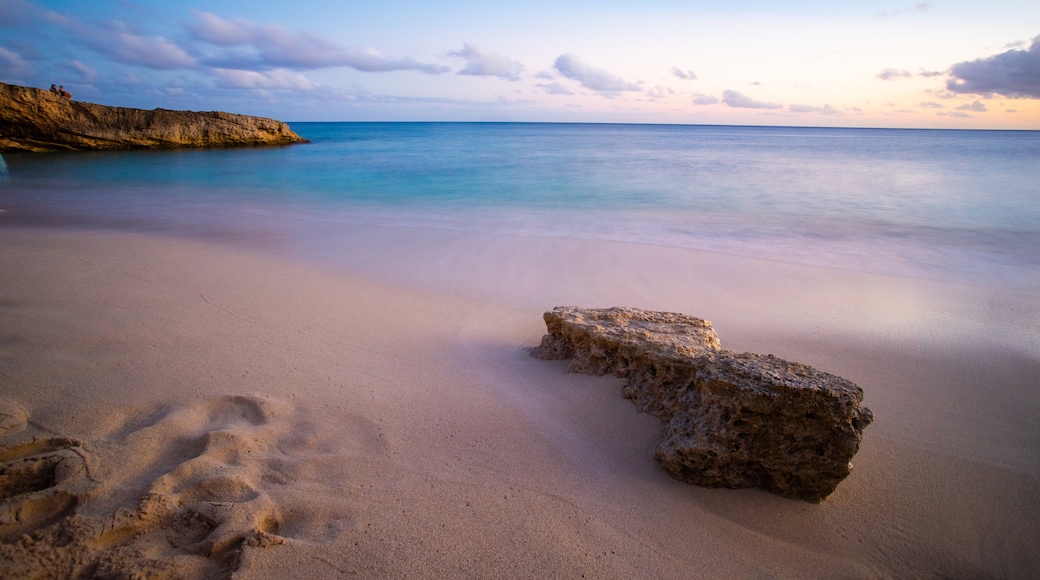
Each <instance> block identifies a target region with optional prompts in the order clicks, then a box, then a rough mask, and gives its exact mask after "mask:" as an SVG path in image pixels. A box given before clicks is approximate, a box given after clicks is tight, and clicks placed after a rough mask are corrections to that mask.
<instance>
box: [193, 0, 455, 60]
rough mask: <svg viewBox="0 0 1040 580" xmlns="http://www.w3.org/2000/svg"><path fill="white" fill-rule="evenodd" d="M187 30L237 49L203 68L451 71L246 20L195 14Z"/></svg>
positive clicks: (196, 38) (217, 43)
mask: <svg viewBox="0 0 1040 580" xmlns="http://www.w3.org/2000/svg"><path fill="white" fill-rule="evenodd" d="M186 28H187V30H188V32H189V33H190V34H191V35H192V37H193V38H194V39H195V40H200V41H203V42H206V43H209V44H211V45H214V46H216V47H222V48H227V49H235V50H228V51H224V52H218V53H217V54H214V55H211V56H208V57H206V58H203V59H201V62H202V63H203V64H205V65H207V66H213V67H217V68H234V69H242V70H257V71H262V70H266V69H277V68H287V69H292V70H315V69H321V68H333V67H349V68H353V69H356V70H359V71H364V72H389V71H401V70H414V71H419V72H424V73H428V74H441V73H444V72H447V71H448V70H449V69H448V67H445V66H440V65H435V64H429V63H423V62H419V61H416V60H415V59H412V58H396V59H395V58H387V57H384V56H383V55H382V54H380V53H379V51H377V50H375V49H372V48H349V47H343V46H339V45H337V44H335V43H333V42H331V41H329V40H326V39H324V38H321V37H318V36H314V35H311V34H306V33H302V32H293V31H291V30H287V29H285V28H282V27H280V26H275V25H264V26H262V25H258V24H254V23H253V22H251V21H249V20H244V19H235V20H225V19H223V18H220V17H219V16H216V15H215V14H210V13H208V12H195V21H194V22H191V23H189V24H188V25H187V26H186Z"/></svg>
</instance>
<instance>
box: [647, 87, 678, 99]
mask: <svg viewBox="0 0 1040 580" xmlns="http://www.w3.org/2000/svg"><path fill="white" fill-rule="evenodd" d="M674 94H675V91H674V90H673V89H671V88H668V87H663V86H661V85H657V86H656V87H654V88H652V89H647V90H646V96H648V97H650V98H651V99H655V100H656V99H663V98H665V97H667V96H668V95H674Z"/></svg>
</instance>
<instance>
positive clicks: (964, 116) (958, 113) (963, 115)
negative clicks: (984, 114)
mask: <svg viewBox="0 0 1040 580" xmlns="http://www.w3.org/2000/svg"><path fill="white" fill-rule="evenodd" d="M936 115H943V116H944V117H959V118H961V119H974V118H975V115H969V114H968V113H962V112H961V111H953V112H950V113H947V112H945V111H939V112H938V113H936Z"/></svg>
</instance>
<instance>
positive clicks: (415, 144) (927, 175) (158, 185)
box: [0, 123, 1040, 287]
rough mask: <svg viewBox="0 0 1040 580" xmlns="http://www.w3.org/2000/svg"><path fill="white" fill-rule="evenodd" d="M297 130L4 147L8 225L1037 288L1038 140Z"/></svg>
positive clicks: (411, 128) (581, 129) (525, 127)
mask: <svg viewBox="0 0 1040 580" xmlns="http://www.w3.org/2000/svg"><path fill="white" fill-rule="evenodd" d="M292 127H293V129H294V130H296V131H297V132H298V133H299V134H301V135H303V136H304V137H307V138H309V139H310V140H311V141H312V143H311V144H309V145H299V146H293V147H285V148H265V149H222V150H184V151H146V152H111V153H75V154H46V155H24V154H9V155H7V156H6V161H7V165H8V169H9V173H10V183H9V184H7V185H6V186H4V187H0V209H3V210H5V212H4V213H3V214H0V225H3V223H5V222H6V223H8V224H15V223H24V224H61V225H64V226H74V227H88V228H112V229H125V230H133V231H156V232H161V233H173V234H177V235H189V236H192V235H199V236H206V237H215V238H221V237H226V238H228V239H237V240H238V241H243V240H245V241H248V240H249V239H250V236H251V235H253V236H256V238H255V239H257V240H261V239H264V240H266V242H265V243H286V244H288V245H290V246H292V247H295V248H298V249H302V250H299V251H304V252H306V250H305V248H307V247H313V246H315V244H314V243H312V242H315V240H314V239H310V238H314V237H322V238H323V239H322V240H321V241H320V242H321V243H320V244H317V245H325V246H327V245H329V244H335V243H336V235H337V232H338V231H347V230H349V229H350V228H351V227H354V226H357V225H362V224H363V225H384V226H395V227H400V226H406V227H418V228H435V229H438V230H464V231H476V232H487V233H507V234H515V235H527V236H550V237H552V236H558V237H569V238H581V239H593V240H599V239H602V240H614V241H622V242H635V243H642V244H651V245H659V246H674V247H683V248H697V249H705V250H711V251H718V252H726V253H733V254H746V255H754V256H762V257H768V258H773V259H778V260H788V261H793V262H805V263H811V264H819V265H824V266H831V267H838V268H846V269H854V270H862V271H870V272H879V273H891V274H898V275H920V276H938V277H950V278H953V279H956V280H961V281H966V282H982V281H985V282H986V283H993V282H996V283H997V284H1011V285H1027V286H1029V287H1036V285H1037V284H1038V283H1040V132H1035V131H940V130H888V129H819V128H770V127H726V126H659V125H588V124H575V125H568V124H511V123H502V124H499V123H293V124H292ZM272 228H273V230H276V234H270V232H271V231H272ZM250 232H253V233H250ZM262 232H268V234H266V235H267V236H268V237H267V238H263V235H265V234H263V233H262ZM276 239H277V240H281V242H277V241H276ZM258 243H259V242H258Z"/></svg>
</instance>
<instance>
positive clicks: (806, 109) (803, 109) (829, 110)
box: [787, 105, 842, 116]
mask: <svg viewBox="0 0 1040 580" xmlns="http://www.w3.org/2000/svg"><path fill="white" fill-rule="evenodd" d="M787 110H788V111H790V112H792V113H815V114H818V115H827V116H832V115H841V114H842V112H841V111H839V110H837V109H835V108H834V107H832V106H830V105H824V106H822V107H814V106H812V105H790V106H788V107H787Z"/></svg>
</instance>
